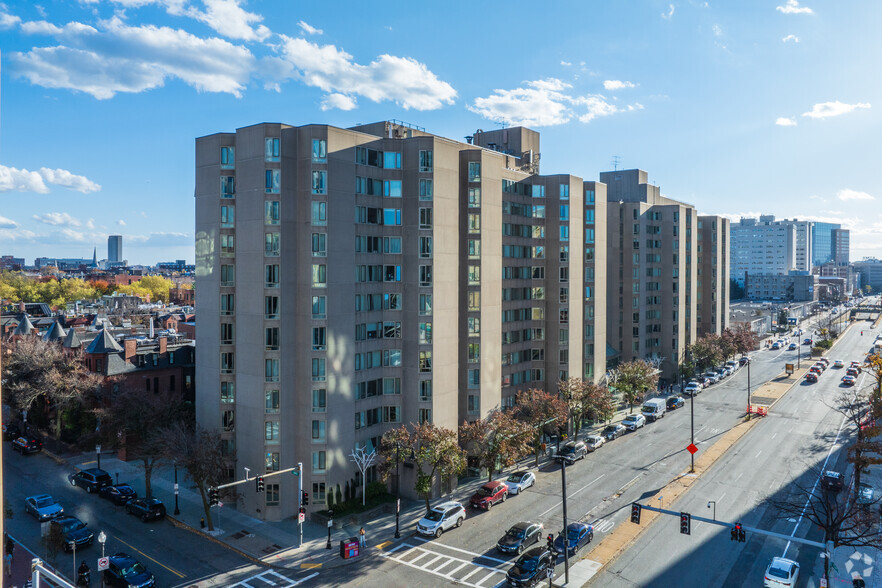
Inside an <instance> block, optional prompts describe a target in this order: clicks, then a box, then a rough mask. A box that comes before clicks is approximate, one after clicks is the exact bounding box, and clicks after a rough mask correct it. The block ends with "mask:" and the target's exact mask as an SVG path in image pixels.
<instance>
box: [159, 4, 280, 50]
mask: <svg viewBox="0 0 882 588" xmlns="http://www.w3.org/2000/svg"><path fill="white" fill-rule="evenodd" d="M202 3H203V4H204V5H205V8H206V10H205V11H204V12H203V11H200V10H197V9H195V8H190V9H188V10H187V11H186V15H187V16H189V17H191V18H194V19H196V20H198V21H200V22H203V23H205V24H207V25H208V26H210V27H211V28H213V29H214V30H215V31H217V32H218V33H220V34H221V35H223V36H225V37H228V38H230V39H241V40H243V41H263V40H265V39H266V38H267V37H269V36H270V35H271V34H272V31H270V30H269V29H268V28H267V27H265V26H264V25H257V27H256V28H255V27H254V26H252V25H255V24H257V23H259V22H261V21H262V20H263V17H262V16H260V15H259V14H255V13H253V12H248V11H246V10H245V9H244V8H242V2H241V1H240V0H202ZM170 12H171V11H170Z"/></svg>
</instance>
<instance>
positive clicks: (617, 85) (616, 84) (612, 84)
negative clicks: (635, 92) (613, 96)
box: [603, 80, 637, 91]
mask: <svg viewBox="0 0 882 588" xmlns="http://www.w3.org/2000/svg"><path fill="white" fill-rule="evenodd" d="M636 87H637V86H636V85H635V84H633V83H631V82H623V81H621V80H605V81H604V82H603V88H604V89H605V90H610V91H615V90H624V89H626V88H636Z"/></svg>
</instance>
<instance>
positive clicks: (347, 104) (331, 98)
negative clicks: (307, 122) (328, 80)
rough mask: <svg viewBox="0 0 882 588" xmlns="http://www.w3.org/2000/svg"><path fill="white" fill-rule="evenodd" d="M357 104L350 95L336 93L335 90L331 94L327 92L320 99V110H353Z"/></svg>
mask: <svg viewBox="0 0 882 588" xmlns="http://www.w3.org/2000/svg"><path fill="white" fill-rule="evenodd" d="M356 106H358V104H357V103H356V101H355V98H353V97H351V96H347V95H345V94H337V93H336V92H335V93H333V94H328V95H327V96H325V97H324V98H323V99H322V105H321V109H322V110H333V109H335V108H336V109H338V110H353V109H354V108H355V107H356Z"/></svg>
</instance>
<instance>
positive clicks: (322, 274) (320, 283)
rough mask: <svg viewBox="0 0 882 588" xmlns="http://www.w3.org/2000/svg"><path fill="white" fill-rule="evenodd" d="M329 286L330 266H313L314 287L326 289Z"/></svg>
mask: <svg viewBox="0 0 882 588" xmlns="http://www.w3.org/2000/svg"><path fill="white" fill-rule="evenodd" d="M327 285H328V266H326V265H325V264H323V263H314V264H312V287H313V288H325V287H327Z"/></svg>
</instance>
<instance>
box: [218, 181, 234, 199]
mask: <svg viewBox="0 0 882 588" xmlns="http://www.w3.org/2000/svg"><path fill="white" fill-rule="evenodd" d="M220 182H221V198H235V197H236V178H235V177H234V176H221V179H220Z"/></svg>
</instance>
